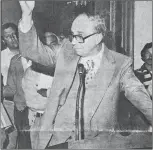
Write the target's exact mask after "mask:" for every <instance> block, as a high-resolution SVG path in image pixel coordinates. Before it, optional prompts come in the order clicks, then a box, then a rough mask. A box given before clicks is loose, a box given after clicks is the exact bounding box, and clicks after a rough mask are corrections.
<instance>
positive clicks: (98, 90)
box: [19, 1, 152, 149]
mask: <svg viewBox="0 0 153 150" xmlns="http://www.w3.org/2000/svg"><path fill="white" fill-rule="evenodd" d="M20 6H21V9H22V19H21V21H20V23H19V30H20V32H19V36H20V47H21V55H22V56H24V57H26V58H28V59H31V60H33V61H35V62H38V63H41V64H43V65H46V66H52V67H54V66H55V63H56V69H55V74H54V81H53V84H52V88H51V92H50V96H49V101H48V105H47V107H46V110H45V113H44V115H43V116H42V119H41V126H40V132H39V135H38V139H37V141H36V148H41V149H44V148H45V147H46V146H47V144H48V145H49V146H53V145H56V144H60V143H65V142H66V141H68V142H70V141H75V140H76V139H77V138H76V133H77V132H76V130H77V129H78V128H76V123H77V121H76V111H78V110H76V99H77V96H78V92H77V91H78V87H79V84H80V83H79V78H80V74H82V73H81V71H79V69H78V64H80V63H81V64H83V65H84V67H85V69H86V71H83V70H82V72H86V74H85V75H84V76H85V84H84V82H83V83H82V84H83V85H84V86H85V92H84V93H82V95H83V96H84V98H83V111H81V112H82V113H83V118H82V122H83V127H82V129H83V130H81V131H82V132H81V134H82V133H83V136H82V137H81V139H86V140H89V139H90V140H89V141H92V142H91V143H92V145H96V146H97V148H103V147H104V148H107V146H106V145H107V144H105V145H103V146H102V145H101V142H102V139H101V136H102V135H103V132H101V131H104V132H105V131H106V132H107V131H114V130H117V126H118V123H117V108H118V98H119V94H120V92H121V91H124V92H125V96H126V97H127V98H128V100H129V101H130V102H131V103H132V104H133V105H135V106H136V107H137V108H138V109H139V110H140V111H141V112H142V113H143V114H144V115H145V117H146V118H147V120H148V123H149V124H151V123H152V106H151V101H150V97H149V95H148V93H147V92H146V90H145V88H144V86H143V85H142V84H141V83H140V82H139V80H138V79H137V78H136V77H135V75H134V73H133V71H132V67H131V66H132V61H131V58H129V57H127V56H124V55H122V54H119V53H117V52H114V51H111V50H109V49H108V48H107V47H106V46H105V44H104V43H103V36H104V34H105V31H106V27H105V22H104V19H103V18H101V17H100V16H99V15H96V16H92V15H87V14H85V13H83V14H80V15H79V16H78V17H77V18H76V19H75V20H74V21H73V23H72V27H71V31H72V34H73V35H72V38H71V42H72V45H71V44H70V43H67V44H65V45H63V47H62V48H61V50H60V53H59V56H58V57H57V59H56V60H55V59H53V57H52V55H51V53H50V52H49V51H48V50H47V49H46V48H45V47H44V45H43V44H42V43H41V42H40V40H39V38H38V37H37V33H36V30H35V27H34V25H33V21H32V10H33V8H34V6H35V2H34V1H20ZM79 72H80V74H79ZM84 86H83V87H84ZM83 91H84V90H83ZM79 107H80V106H79ZM81 107H82V106H81ZM81 125H82V124H81ZM79 132H80V130H79ZM108 138H109V137H108ZM79 140H80V138H79ZM97 141H98V142H97ZM126 141H127V143H124V146H127V147H128V146H129V144H128V143H129V141H128V140H126ZM95 142H96V143H95ZM108 143H109V142H108ZM112 143H114V142H112ZM87 145H88V144H87ZM87 145H86V146H87ZM121 145H122V143H121ZM77 146H78V145H77ZM118 146H119V148H120V147H121V146H120V144H119V145H118ZM72 148H75V147H73V146H72Z"/></svg>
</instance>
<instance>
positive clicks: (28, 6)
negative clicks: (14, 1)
mask: <svg viewBox="0 0 153 150" xmlns="http://www.w3.org/2000/svg"><path fill="white" fill-rule="evenodd" d="M19 4H20V6H21V10H22V14H23V15H30V14H31V13H32V11H33V9H34V7H35V1H19Z"/></svg>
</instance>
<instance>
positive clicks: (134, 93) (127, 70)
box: [120, 59, 152, 124]
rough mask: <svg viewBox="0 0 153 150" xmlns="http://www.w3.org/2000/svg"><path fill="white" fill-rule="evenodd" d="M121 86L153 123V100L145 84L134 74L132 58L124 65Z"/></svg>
mask: <svg viewBox="0 0 153 150" xmlns="http://www.w3.org/2000/svg"><path fill="white" fill-rule="evenodd" d="M120 88H121V90H122V91H124V92H125V96H126V98H127V99H128V100H129V101H130V102H131V103H132V104H133V105H134V106H135V107H137V109H139V110H140V111H141V112H142V113H143V114H144V115H145V117H146V119H147V120H148V121H149V123H150V124H152V101H151V99H150V96H149V94H148V93H147V91H146V89H145V87H144V86H143V84H142V83H141V82H140V81H139V80H138V78H137V77H136V76H135V75H134V72H133V70H132V60H131V59H127V61H126V62H125V63H124V64H123V66H122V73H121V80H120Z"/></svg>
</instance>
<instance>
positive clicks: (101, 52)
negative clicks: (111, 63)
mask: <svg viewBox="0 0 153 150" xmlns="http://www.w3.org/2000/svg"><path fill="white" fill-rule="evenodd" d="M103 52H104V44H103V43H102V48H101V50H100V51H99V53H98V54H96V55H94V56H87V57H81V59H80V63H82V64H84V63H85V62H87V61H88V60H93V61H94V62H96V61H100V60H101V59H102V56H103Z"/></svg>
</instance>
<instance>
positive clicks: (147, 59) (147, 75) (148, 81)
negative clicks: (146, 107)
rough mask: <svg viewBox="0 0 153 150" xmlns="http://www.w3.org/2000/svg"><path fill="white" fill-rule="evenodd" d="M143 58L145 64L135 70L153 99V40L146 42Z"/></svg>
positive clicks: (142, 52) (142, 53)
mask: <svg viewBox="0 0 153 150" xmlns="http://www.w3.org/2000/svg"><path fill="white" fill-rule="evenodd" d="M141 59H142V60H143V61H144V64H143V65H142V66H141V67H140V68H139V69H137V70H135V75H136V76H137V78H138V79H139V80H140V81H141V82H142V83H143V85H144V86H145V88H146V90H147V91H148V93H149V95H150V97H151V99H152V42H151V43H147V44H145V46H144V48H143V49H142V51H141Z"/></svg>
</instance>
